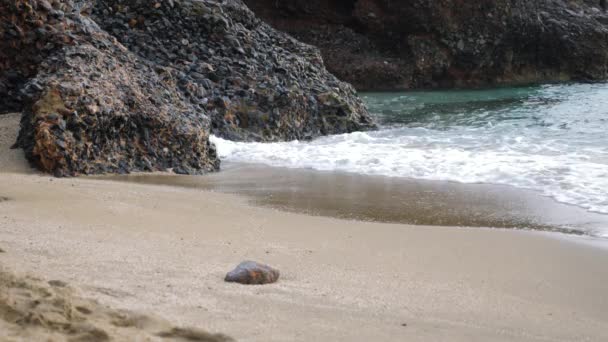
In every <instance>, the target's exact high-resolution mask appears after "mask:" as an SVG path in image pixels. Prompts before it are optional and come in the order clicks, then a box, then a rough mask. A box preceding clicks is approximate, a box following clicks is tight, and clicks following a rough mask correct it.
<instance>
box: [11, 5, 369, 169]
mask: <svg viewBox="0 0 608 342" xmlns="http://www.w3.org/2000/svg"><path fill="white" fill-rule="evenodd" d="M49 6H50V7H49ZM7 110H20V111H22V112H23V118H22V123H21V131H20V134H19V138H18V141H17V144H16V146H17V147H21V148H23V149H24V151H25V154H26V157H27V158H28V159H29V160H30V162H31V163H32V164H33V165H34V166H36V167H38V168H39V169H41V170H43V171H46V172H49V173H53V174H55V175H56V176H71V175H78V174H92V173H105V172H114V173H128V172H131V171H158V170H169V169H171V170H174V171H175V172H178V173H183V174H199V173H205V172H209V171H215V170H217V169H219V160H218V158H217V155H216V152H215V147H214V146H213V145H212V144H211V143H210V142H209V135H210V134H211V132H213V133H215V134H217V135H220V136H222V137H225V138H230V139H234V140H246V141H253V140H255V141H277V140H288V139H308V138H310V137H315V136H319V135H324V134H333V133H344V132H352V131H355V130H364V129H371V128H374V124H373V122H372V120H371V119H370V116H369V114H368V112H367V110H366V109H365V107H364V105H363V104H362V102H361V100H360V99H359V98H358V97H357V95H356V93H355V91H354V89H353V88H352V87H351V86H350V85H348V84H345V83H342V82H340V81H338V80H337V79H336V78H335V77H334V76H332V75H331V74H330V73H329V72H327V70H325V67H324V66H323V61H322V59H321V57H320V53H319V52H318V50H316V49H315V48H313V47H311V46H308V45H305V44H302V43H300V42H298V41H297V40H295V39H294V38H292V37H290V36H288V35H286V34H283V33H280V32H277V31H275V30H274V29H272V28H271V27H270V26H268V25H265V24H263V23H262V22H261V21H260V20H259V19H257V18H256V17H255V16H254V15H253V13H252V12H251V11H249V10H248V9H247V7H246V6H245V5H244V4H243V3H242V2H241V1H240V0H228V1H214V0H179V1H178V0H175V1H157V2H151V1H140V0H107V1H96V0H65V1H47V0H5V1H1V2H0V112H2V111H7Z"/></svg>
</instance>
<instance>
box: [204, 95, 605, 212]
mask: <svg viewBox="0 0 608 342" xmlns="http://www.w3.org/2000/svg"><path fill="white" fill-rule="evenodd" d="M361 96H362V98H363V99H364V101H365V102H366V103H367V105H368V108H369V110H370V112H372V113H373V114H374V115H375V116H376V118H377V120H378V122H379V123H380V125H381V128H380V129H379V130H377V131H374V132H357V133H352V134H343V135H335V136H329V137H323V138H319V139H316V140H314V141H312V142H299V141H292V142H285V143H270V144H264V143H235V142H230V141H225V140H222V139H219V138H214V141H215V142H216V144H217V145H218V149H219V153H220V155H221V157H222V158H223V159H224V160H227V161H235V162H251V163H262V164H268V165H272V166H282V167H292V168H309V169H317V170H339V171H347V172H354V173H360V174H376V175H385V176H392V177H407V178H414V179H428V180H447V181H454V182H462V183H488V184H504V185H510V186H513V187H518V188H525V189H532V190H535V191H537V192H539V193H541V194H543V195H546V196H550V197H552V198H554V199H555V200H557V201H559V202H563V203H568V204H571V205H576V206H579V207H582V208H585V209H587V210H589V211H594V212H600V213H608V132H607V131H608V84H570V85H546V86H537V87H527V88H502V89H494V90H474V91H427V92H409V93H364V94H361Z"/></svg>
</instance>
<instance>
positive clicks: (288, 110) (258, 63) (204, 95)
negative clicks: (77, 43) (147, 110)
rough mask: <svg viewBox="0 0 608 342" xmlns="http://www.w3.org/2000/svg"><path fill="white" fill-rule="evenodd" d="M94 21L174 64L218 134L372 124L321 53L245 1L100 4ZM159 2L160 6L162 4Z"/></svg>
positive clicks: (260, 134) (273, 137)
mask: <svg viewBox="0 0 608 342" xmlns="http://www.w3.org/2000/svg"><path fill="white" fill-rule="evenodd" d="M97 4H98V5H97V7H96V9H95V12H94V17H95V19H96V21H97V22H98V23H100V25H101V26H102V27H103V28H104V29H105V30H107V31H108V32H110V33H112V34H113V35H114V36H115V37H117V38H118V40H119V41H120V42H121V43H123V44H124V45H125V46H127V47H128V48H129V49H130V50H131V51H133V52H134V53H136V54H138V55H139V56H140V57H141V58H142V59H146V60H148V61H150V62H151V63H155V64H159V65H163V66H167V67H171V68H172V69H173V70H176V72H177V75H178V86H179V88H180V90H181V91H182V93H183V94H185V95H186V97H187V98H188V100H189V101H190V102H191V103H194V104H196V105H198V106H199V107H200V108H201V109H202V110H206V111H207V112H208V113H209V115H210V116H211V118H212V125H213V129H212V130H213V132H214V133H215V134H217V135H220V136H223V137H225V138H228V139H233V140H254V141H277V140H292V139H307V138H312V137H316V136H319V135H326V134H334V133H344V132H352V131H355V130H361V129H367V128H371V127H373V124H372V123H371V120H370V118H369V116H368V113H367V111H366V109H365V107H364V105H363V104H362V102H361V101H360V100H359V99H358V98H357V96H356V94H355V91H354V90H353V88H352V87H351V86H350V85H347V84H345V83H342V82H340V81H338V79H337V78H335V77H334V76H333V75H331V74H330V73H329V72H327V71H326V70H325V67H324V65H323V61H322V58H321V56H320V53H319V52H318V50H317V49H316V48H313V47H311V46H308V45H305V44H302V43H300V42H298V41H296V40H295V39H293V38H292V37H290V36H288V35H286V34H284V33H280V32H277V31H275V30H274V29H272V28H270V27H269V26H268V25H266V24H264V23H263V22H262V21H260V20H259V19H258V18H256V17H255V16H254V14H253V13H252V12H251V11H249V9H248V8H247V7H246V6H245V5H244V4H243V3H242V2H241V1H234V0H232V1H223V2H218V1H175V2H174V4H173V5H171V4H170V3H169V4H165V3H160V2H158V3H157V2H154V1H152V2H149V1H135V0H133V1H129V0H126V1H111V0H110V1H99V2H98V3H97ZM156 4H158V5H156Z"/></svg>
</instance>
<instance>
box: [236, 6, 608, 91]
mask: <svg viewBox="0 0 608 342" xmlns="http://www.w3.org/2000/svg"><path fill="white" fill-rule="evenodd" d="M245 2H246V3H247V4H248V5H249V6H250V7H251V8H252V10H254V12H256V14H258V15H259V16H261V17H262V18H263V19H265V20H267V21H268V22H269V23H271V24H272V25H273V26H274V27H276V28H278V29H280V30H284V31H286V32H289V33H291V34H293V35H294V36H295V37H296V38H298V39H300V40H302V41H304V42H307V43H309V44H312V45H315V46H318V47H319V48H320V49H321V51H322V52H323V57H324V59H325V63H326V65H327V68H328V69H329V70H330V71H331V72H332V73H334V74H335V75H337V76H338V77H339V78H341V79H342V80H345V81H348V82H351V83H352V84H353V85H354V86H355V87H356V88H358V89H412V88H439V87H442V88H443V87H474V86H492V85H506V84H524V83H534V82H551V81H569V80H577V81H596V80H604V79H606V78H607V77H608V15H607V14H606V12H605V11H603V10H602V8H601V7H602V3H603V2H601V1H599V0H573V1H566V0H533V1H530V0H498V1H497V0H492V1H490V0H482V1H461V0H441V1H434V0H414V1H411V0H408V1H406V0H398V1H388V0H329V1H320V0H285V1H274V0H245Z"/></svg>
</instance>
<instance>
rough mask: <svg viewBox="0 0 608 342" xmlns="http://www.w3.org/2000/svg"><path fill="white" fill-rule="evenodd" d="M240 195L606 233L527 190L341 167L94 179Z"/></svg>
mask: <svg viewBox="0 0 608 342" xmlns="http://www.w3.org/2000/svg"><path fill="white" fill-rule="evenodd" d="M96 178H98V179H111V180H115V181H124V182H132V183H139V184H155V185H169V186H179V187H187V188H198V189H204V190H212V191H219V192H224V193H232V194H239V195H245V196H247V197H248V198H250V199H251V201H252V202H253V203H254V204H256V205H263V206H268V207H272V208H276V209H281V210H288V211H293V212H298V213H305V214H308V215H322V216H330V217H336V218H342V219H353V220H363V221H374V222H388V223H405V224H414V225H433V226H456V227H494V228H516V229H536V230H545V231H558V232H566V233H572V234H588V235H592V236H604V235H605V236H606V237H608V215H603V214H595V213H591V212H588V211H586V210H584V209H582V208H578V207H575V206H571V205H566V204H561V203H558V202H556V201H555V200H553V199H551V198H549V197H545V196H542V195H540V194H538V193H536V192H534V191H527V190H521V189H517V188H513V187H509V186H501V185H488V184H460V183H453V182H439V181H422V180H412V179H404V178H392V177H382V176H368V175H357V174H351V173H344V172H320V171H314V170H302V169H289V168H276V167H268V166H263V165H252V164H234V163H233V164H227V163H224V164H223V165H222V172H219V173H216V174H211V175H208V176H205V177H197V176H178V175H171V174H134V175H118V176H116V175H113V176H102V177H96Z"/></svg>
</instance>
